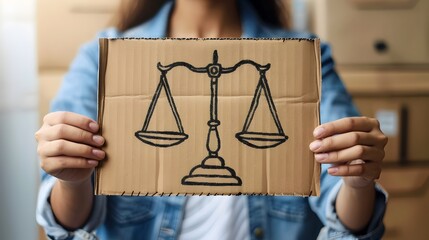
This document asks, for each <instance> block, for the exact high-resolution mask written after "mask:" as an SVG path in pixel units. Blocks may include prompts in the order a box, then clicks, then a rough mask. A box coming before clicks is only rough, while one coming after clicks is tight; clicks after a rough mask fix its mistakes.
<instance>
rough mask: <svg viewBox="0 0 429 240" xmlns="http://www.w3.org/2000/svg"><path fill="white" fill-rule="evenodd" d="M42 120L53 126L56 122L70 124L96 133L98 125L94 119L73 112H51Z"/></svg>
mask: <svg viewBox="0 0 429 240" xmlns="http://www.w3.org/2000/svg"><path fill="white" fill-rule="evenodd" d="M43 122H44V123H46V124H48V125H50V126H54V125H57V124H67V125H72V126H75V127H77V128H80V129H83V130H86V131H89V132H92V133H96V132H97V131H98V129H99V125H98V123H97V122H95V121H94V120H92V119H90V118H88V117H85V116H83V115H80V114H77V113H73V112H53V113H49V114H47V115H46V116H45V117H44V118H43Z"/></svg>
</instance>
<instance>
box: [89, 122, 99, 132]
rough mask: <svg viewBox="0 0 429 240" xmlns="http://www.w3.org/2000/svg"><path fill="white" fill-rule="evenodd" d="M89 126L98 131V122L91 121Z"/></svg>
mask: <svg viewBox="0 0 429 240" xmlns="http://www.w3.org/2000/svg"><path fill="white" fill-rule="evenodd" d="M89 128H91V130H92V131H94V132H96V131H98V124H97V123H95V122H90V123H89Z"/></svg>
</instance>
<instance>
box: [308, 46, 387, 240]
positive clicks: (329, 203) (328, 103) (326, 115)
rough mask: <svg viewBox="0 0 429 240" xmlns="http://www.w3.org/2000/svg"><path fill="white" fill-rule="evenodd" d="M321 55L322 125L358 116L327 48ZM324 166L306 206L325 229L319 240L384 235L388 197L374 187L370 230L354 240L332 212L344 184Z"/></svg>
mask: <svg viewBox="0 0 429 240" xmlns="http://www.w3.org/2000/svg"><path fill="white" fill-rule="evenodd" d="M321 51H322V57H321V59H322V100H321V106H320V110H321V114H320V115H321V122H322V123H326V122H330V121H334V120H337V119H340V118H344V117H351V116H358V115H359V113H358V111H357V109H356V108H355V106H354V105H353V102H352V99H351V97H350V95H349V94H348V93H347V91H346V89H345V87H344V85H343V83H342V82H341V80H340V78H339V76H338V74H337V73H336V71H335V68H334V67H335V64H334V61H333V59H332V56H331V50H330V48H329V46H328V45H326V44H322V45H321ZM328 167H329V166H327V165H326V164H323V165H322V173H321V180H320V181H321V196H320V197H311V198H310V200H309V202H310V206H311V208H312V209H313V211H314V212H315V213H316V214H317V215H318V216H319V218H320V220H321V221H322V223H323V224H324V225H325V227H324V229H323V230H322V231H321V233H320V235H319V239H332V238H345V239H380V238H381V236H382V235H383V233H384V225H383V216H384V212H385V208H386V201H387V194H386V193H385V191H384V190H382V188H381V187H380V186H379V185H376V191H377V194H376V206H375V209H374V214H373V218H372V220H371V223H370V224H369V227H368V228H367V230H366V233H364V234H363V235H361V236H354V235H353V234H352V233H351V232H350V231H348V230H347V228H346V227H345V226H344V225H343V224H342V223H341V222H340V220H339V218H338V216H337V214H336V211H335V200H336V197H337V194H338V191H339V189H340V187H341V185H342V184H343V182H342V180H341V178H340V177H334V176H331V175H329V174H328V173H327V168H328Z"/></svg>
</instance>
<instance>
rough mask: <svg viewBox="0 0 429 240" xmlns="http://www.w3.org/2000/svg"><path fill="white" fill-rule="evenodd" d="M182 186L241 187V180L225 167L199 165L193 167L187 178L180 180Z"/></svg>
mask: <svg viewBox="0 0 429 240" xmlns="http://www.w3.org/2000/svg"><path fill="white" fill-rule="evenodd" d="M182 184H183V185H200V186H241V184H242V182H241V178H239V177H238V176H237V175H236V174H235V171H234V170H233V169H232V168H230V167H226V166H215V165H204V164H200V165H197V166H195V167H193V168H192V169H191V171H190V173H189V175H188V176H185V177H183V178H182Z"/></svg>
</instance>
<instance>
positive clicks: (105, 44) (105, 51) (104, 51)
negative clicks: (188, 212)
mask: <svg viewBox="0 0 429 240" xmlns="http://www.w3.org/2000/svg"><path fill="white" fill-rule="evenodd" d="M117 40H156V41H159V40H167V41H170V40H191V41H192V40H194V41H227V40H240V41H255V40H256V41H258V40H274V41H283V42H284V41H288V40H298V41H311V42H313V43H314V50H315V56H316V62H317V63H318V64H319V66H317V71H316V74H317V79H318V81H317V88H318V96H317V98H318V99H319V100H318V101H317V108H316V112H315V113H314V114H315V116H316V117H317V121H318V124H320V116H319V107H320V93H321V72H320V68H321V66H320V64H321V61H320V41H319V39H317V38H315V39H306V38H246V39H241V38H240V39H238V38H221V39H218V38H211V39H201V38H103V39H100V48H99V50H100V59H99V60H100V61H99V62H100V65H99V88H98V89H99V92H98V106H99V108H98V122H99V124H100V134H103V123H104V121H103V120H104V119H103V118H104V108H105V90H106V86H105V78H106V70H107V65H108V58H109V41H117ZM305 147H306V146H305ZM313 160H314V159H313ZM102 167H103V163H101V164H100V165H99V167H97V169H96V171H95V193H96V194H103V195H104V194H107V195H130V196H157V195H160V196H187V195H279V196H281V195H295V196H313V195H317V196H318V195H319V194H320V181H319V180H320V179H315V178H314V177H313V176H320V164H318V163H317V162H315V167H314V168H313V170H314V171H313V176H312V177H311V178H312V179H313V181H312V183H311V185H312V186H311V189H312V190H311V191H310V192H309V194H308V195H307V194H302V193H295V192H294V193H292V192H291V193H287V194H278V193H248V192H247V193H243V192H241V191H235V192H233V193H210V192H206V193H205V192H201V193H180V192H170V193H165V192H158V191H155V192H145V193H142V192H141V191H114V192H106V191H103V190H102V189H101V182H102V181H101V175H102V173H101V169H102ZM158 171H159V170H158ZM158 181H161V182H162V180H158Z"/></svg>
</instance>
